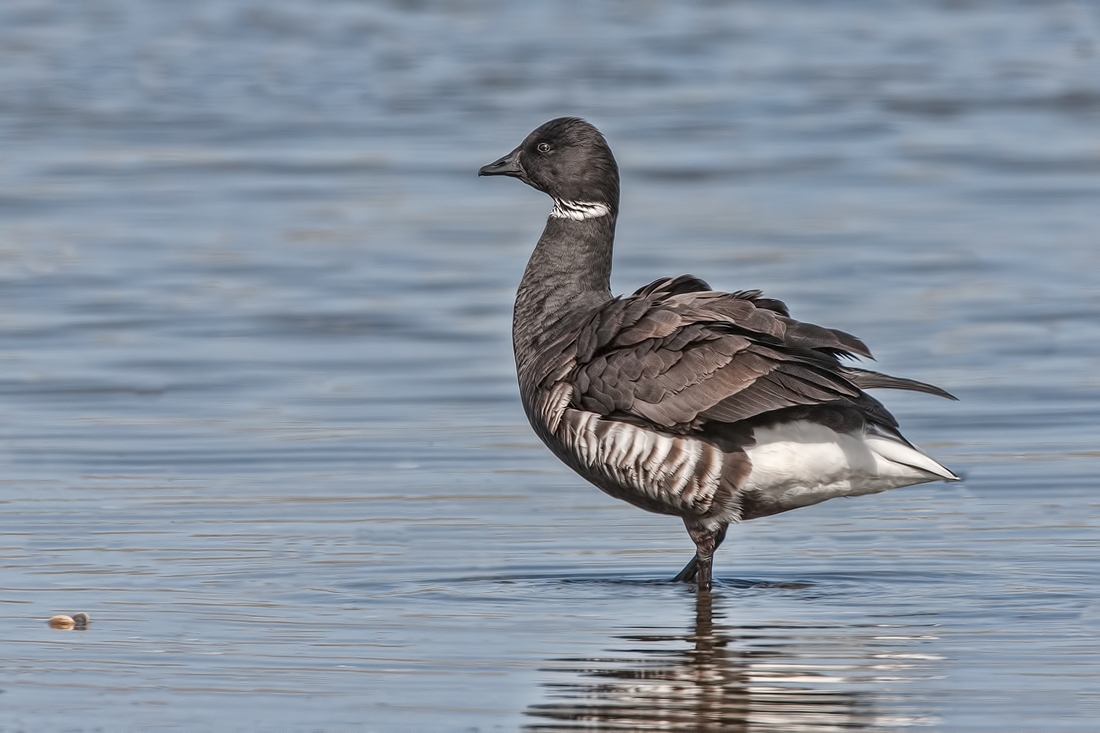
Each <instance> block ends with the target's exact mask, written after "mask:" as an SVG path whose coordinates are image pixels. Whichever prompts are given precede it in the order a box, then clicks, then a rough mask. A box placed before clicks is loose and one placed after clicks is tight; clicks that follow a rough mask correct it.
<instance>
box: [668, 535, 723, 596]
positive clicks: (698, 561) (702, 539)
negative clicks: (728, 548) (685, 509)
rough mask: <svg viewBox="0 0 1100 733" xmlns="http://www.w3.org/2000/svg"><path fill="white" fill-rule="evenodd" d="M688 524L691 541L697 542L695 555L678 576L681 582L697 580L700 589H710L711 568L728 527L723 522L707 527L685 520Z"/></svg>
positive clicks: (677, 578)
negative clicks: (715, 553)
mask: <svg viewBox="0 0 1100 733" xmlns="http://www.w3.org/2000/svg"><path fill="white" fill-rule="evenodd" d="M684 524H685V525H687V531H688V534H689V535H690V536H691V541H692V542H694V543H695V557H693V558H692V559H691V562H689V563H688V564H687V565H686V566H685V567H684V569H683V570H681V571H680V573H679V574H678V575H677V576H676V578H675V579H676V580H677V581H679V582H688V583H690V582H691V581H692V580H695V581H696V583H697V584H698V587H699V590H704V591H709V590H710V584H711V569H712V567H713V566H714V551H715V550H717V549H718V546H719V545H721V544H722V540H724V539H726V528H727V527H728V526H729V525H726V524H723V525H721V526H719V527H717V528H714V527H707V526H705V525H701V524H695V523H691V524H688V522H687V521H685V522H684Z"/></svg>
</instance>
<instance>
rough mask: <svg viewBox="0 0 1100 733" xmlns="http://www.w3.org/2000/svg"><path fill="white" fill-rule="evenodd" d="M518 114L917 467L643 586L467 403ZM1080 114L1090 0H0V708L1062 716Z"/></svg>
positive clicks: (601, 533)
mask: <svg viewBox="0 0 1100 733" xmlns="http://www.w3.org/2000/svg"><path fill="white" fill-rule="evenodd" d="M561 114H580V115H583V116H585V117H587V118H589V119H591V120H592V121H593V122H595V123H596V124H597V125H599V126H600V127H601V129H603V131H604V132H605V133H606V134H607V136H608V138H609V139H610V141H611V144H612V146H613V147H614V149H615V151H616V154H617V155H618V157H619V161H620V165H621V167H622V173H623V186H624V197H623V206H622V215H621V218H620V224H619V240H618V243H619V246H618V250H617V260H616V272H615V276H614V286H615V290H616V291H617V292H623V291H626V292H629V291H632V290H633V289H634V288H636V287H637V286H639V285H641V284H643V283H646V282H648V281H650V280H652V279H654V278H655V277H658V276H662V275H672V274H678V273H681V272H685V271H688V272H693V273H695V274H698V275H700V276H703V277H705V278H707V279H708V280H709V281H710V282H711V283H712V284H713V285H714V286H716V287H719V288H723V289H738V288H753V287H755V288H762V289H764V290H765V291H766V292H767V293H768V294H769V295H772V296H774V297H779V298H782V299H784V300H785V301H786V302H787V303H788V305H790V306H791V308H792V310H793V311H794V313H795V315H796V316H798V317H801V318H803V319H805V320H811V321H815V322H819V323H824V324H827V325H830V326H834V327H839V328H843V329H845V330H848V331H851V332H853V333H856V334H858V335H859V336H861V337H862V338H863V339H864V340H865V341H866V342H867V343H868V344H869V345H870V346H871V348H872V349H873V350H874V351H875V353H876V355H877V356H878V358H879V366H880V367H881V368H882V369H883V370H885V371H888V372H893V373H898V374H902V375H906V376H910V377H914V378H917V379H924V380H927V381H931V382H934V383H936V384H939V385H942V386H943V387H945V388H947V389H949V390H950V391H952V392H954V393H956V394H957V395H958V396H959V397H960V398H961V401H960V402H958V403H949V402H945V401H942V400H935V399H933V398H930V397H926V396H922V395H906V394H886V395H884V399H885V400H886V401H887V403H888V405H889V406H890V407H891V409H892V410H893V411H894V412H895V414H897V415H898V417H899V418H900V419H901V421H902V424H903V427H904V428H905V430H906V433H907V435H908V436H909V437H910V438H911V439H913V440H914V441H915V442H918V443H920V444H921V445H923V446H924V447H926V448H927V449H928V450H930V451H931V452H932V453H933V454H935V455H936V456H937V458H939V459H940V460H942V461H943V462H944V463H945V464H947V465H948V466H951V467H952V468H954V469H955V470H956V471H959V472H962V473H964V474H965V475H966V477H967V479H966V481H965V482H964V483H962V484H956V485H951V486H947V485H931V486H921V487H912V488H908V489H903V490H899V491H895V492H892V493H890V494H886V495H880V496H873V497H864V498H861V499H853V500H845V501H839V500H838V501H833V502H828V503H826V504H822V505H819V506H816V507H812V508H807V509H803V510H800V511H798V512H792V513H790V514H786V515H782V516H778V517H773V518H769V519H765V520H761V521H758V522H752V523H748V524H745V525H744V526H741V527H737V528H735V529H734V530H731V533H730V538H729V540H728V541H727V543H726V545H725V546H724V547H723V548H722V551H721V552H720V553H719V556H718V560H717V568H716V572H717V577H718V581H719V583H718V587H717V589H716V592H715V593H714V595H713V597H712V598H711V599H706V598H697V597H696V595H695V594H694V593H692V592H691V591H690V590H688V589H685V588H683V587H680V586H678V585H674V584H670V583H667V582H665V581H666V580H667V579H668V578H670V577H671V576H672V575H673V574H674V573H675V572H676V571H677V570H678V569H679V567H680V566H681V565H682V564H683V563H684V562H685V561H686V560H687V559H688V558H689V557H690V555H691V545H690V542H689V541H688V539H687V537H686V534H685V533H684V532H683V528H682V526H680V525H679V523H678V522H677V521H676V520H673V519H669V518H665V517H659V516H654V515H648V514H645V513H643V512H640V511H638V510H636V509H633V508H631V507H629V506H626V505H621V504H619V503H616V502H614V501H613V500H611V499H609V498H607V497H605V496H603V495H602V494H600V493H599V492H598V491H596V490H595V489H593V488H591V487H589V486H587V485H585V484H584V483H583V482H582V481H580V480H579V479H577V478H575V477H574V476H572V475H571V474H570V473H569V472H568V470H567V469H565V468H564V467H562V466H561V465H559V464H558V463H557V462H556V460H555V459H554V458H553V457H552V456H551V455H550V454H549V453H548V452H547V451H546V450H545V449H544V448H542V447H541V446H540V445H539V444H538V442H537V440H536V439H535V438H534V436H533V435H532V433H531V432H530V430H529V428H528V427H527V426H526V423H525V421H524V418H523V415H522V412H521V410H520V408H519V404H518V400H517V397H516V390H515V384H514V376H513V374H512V364H511V351H510V344H509V321H510V308H511V297H512V295H513V293H514V288H515V285H516V283H517V282H518V279H519V276H520V273H521V272H522V268H523V265H524V262H525V259H526V256H527V254H528V252H529V250H530V247H531V246H532V245H533V243H534V241H535V239H536V238H537V236H538V233H539V231H540V229H541V226H542V222H543V219H544V217H545V216H546V214H547V212H548V210H549V202H548V200H546V199H545V197H543V196H542V195H541V194H538V193H537V192H534V191H532V190H530V189H527V188H525V187H523V186H522V185H520V184H519V183H517V182H515V181H502V180H499V179H490V180H485V179H483V180H478V179H477V178H476V177H475V175H474V173H475V171H476V170H477V168H478V167H479V166H480V165H482V164H484V163H486V162H489V161H491V160H493V159H495V158H496V157H497V156H499V155H500V154H502V153H504V152H506V151H508V150H510V149H511V148H512V147H513V146H514V145H515V144H516V143H518V141H519V140H520V139H521V138H522V137H523V136H524V135H525V134H526V133H527V132H528V131H529V130H530V129H531V128H533V127H534V126H536V125H537V124H539V123H541V122H542V121H544V120H545V119H548V118H550V117H553V116H557V115H561ZM1098 129H1100V6H1098V5H1097V4H1096V3H1051V4H1028V3H1021V4H1009V3H1004V4H985V3H946V2H945V3H933V2H921V3H907V4H898V5H894V6H885V5H883V4H879V3H873V4H872V3H867V4H862V3H829V4H817V3H805V4H784V5H781V6H779V5H767V4H763V3H760V4H752V3H722V2H718V3H714V2H697V3H680V4H661V3H645V4H633V3H607V4H580V3H567V2H558V3H549V2H546V3H542V2H537V3H526V4H523V5H520V4H507V3H503V2H501V3H492V2H478V1H475V0H454V1H452V2H415V3H414V2H404V3H399V2H394V3H374V4H361V3H353V2H305V1H304V0H302V1H297V2H289V1H288V2H265V3H259V2H212V1H211V2H192V3H143V4H137V3H125V2H121V1H120V0H102V1H100V2H90V3H81V4H63V3H52V4H51V3H40V2H24V3H20V2H10V3H5V4H4V5H3V7H2V8H0V142H2V147H0V394H2V396H3V400H2V402H0V466H2V468H3V472H2V473H0V481H2V488H0V634H2V639H3V647H4V650H5V651H4V653H3V661H4V663H3V665H0V667H2V671H0V689H2V690H3V692H2V693H0V730H12V731H15V730H28V731H32V730H33V731H37V730H162V729H163V730H173V729H174V730H219V731H221V730H379V731H422V730H438V731H449V730H454V731H468V730H516V729H528V730H532V731H543V730H563V729H582V728H583V729H600V728H604V729H618V730H633V729H645V728H661V729H670V730H703V729H710V730H718V729H721V730H743V731H792V730H815V731H829V730H851V729H864V730H890V729H895V728H904V727H926V728H930V729H939V730H947V731H961V730H991V731H993V730H995V731H1037V730H1044V731H1047V730H1076V731H1091V730H1095V728H1096V722H1095V721H1096V720H1097V719H1100V636H1098V635H1100V590H1098V584H1097V582H1096V580H1097V577H1098V576H1097V571H1096V561H1095V557H1096V552H1097V547H1098V545H1100V542H1098V539H1097V538H1098V534H1097V529H1098V527H1100V519H1098V514H1100V513H1098V508H1100V493H1098V491H1097V487H1096V479H1095V477H1096V475H1097V471H1098V468H1100V448H1098V445H1097V438H1098V437H1100V429H1098V427H1097V425H1098V424H1100V393H1098V390H1097V387H1098V386H1100V378H1098V377H1097V373H1098V372H1097V369H1098V367H1100V325H1098V324H1100V288H1098V285H1097V283H1098V275H1097V272H1098V265H1100V255H1098V254H1097V253H1098V251H1100V250H1098V246H1100V215H1098V214H1097V212H1098V207H1097V201H1098V200H1100V135H1098V133H1097V130H1098ZM81 610H82V611H86V612H88V613H90V614H91V617H92V623H91V627H90V628H89V629H88V630H87V631H82V632H81V631H70V632H64V631H57V630H53V629H50V628H48V627H47V625H46V623H45V620H46V619H47V618H48V617H50V616H51V615H53V614H55V613H65V612H69V613H71V612H74V611H81Z"/></svg>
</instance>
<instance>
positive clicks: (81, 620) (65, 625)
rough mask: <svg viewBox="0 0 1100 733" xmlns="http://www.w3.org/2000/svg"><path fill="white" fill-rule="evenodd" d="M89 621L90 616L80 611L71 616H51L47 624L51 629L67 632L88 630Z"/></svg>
mask: <svg viewBox="0 0 1100 733" xmlns="http://www.w3.org/2000/svg"><path fill="white" fill-rule="evenodd" d="M91 620H92V618H91V616H89V615H88V614H86V613H84V612H83V611H80V612H79V613H74V614H73V615H72V616H65V615H63V614H61V615H57V616H51V617H50V620H49V624H50V628H51V629H62V630H64V631H68V630H69V629H86V628H88V622H89V621H91Z"/></svg>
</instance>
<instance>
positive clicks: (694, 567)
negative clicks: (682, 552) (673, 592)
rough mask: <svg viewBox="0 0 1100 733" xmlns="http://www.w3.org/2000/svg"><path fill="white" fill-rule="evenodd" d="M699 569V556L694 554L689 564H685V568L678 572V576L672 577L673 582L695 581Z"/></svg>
mask: <svg viewBox="0 0 1100 733" xmlns="http://www.w3.org/2000/svg"><path fill="white" fill-rule="evenodd" d="M698 569H699V556H698V555H694V556H692V558H691V560H689V561H688V564H687V565H685V566H684V569H683V570H681V571H680V572H678V573H676V577H675V578H673V579H672V582H673V583H694V582H695V573H696V571H698Z"/></svg>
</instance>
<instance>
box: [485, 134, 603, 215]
mask: <svg viewBox="0 0 1100 733" xmlns="http://www.w3.org/2000/svg"><path fill="white" fill-rule="evenodd" d="M477 174H478V175H479V176H511V177H513V178H518V179H520V180H521V181H523V182H524V183H526V184H527V185H529V186H533V187H535V188H537V189H538V190H540V191H544V192H545V193H548V194H550V195H551V196H553V197H554V199H555V200H557V201H567V202H577V203H598V204H607V206H608V207H609V208H610V209H611V210H612V211H615V210H617V209H618V206H619V167H618V166H617V165H615V156H613V155H612V154H611V148H609V147H607V141H606V140H604V139H603V135H601V134H600V131H599V130H597V129H596V128H595V127H593V126H592V125H590V124H588V123H587V122H585V121H584V120H582V119H580V118H577V117H559V118H558V119H556V120H550V121H549V122H547V123H545V124H543V125H542V126H540V127H539V128H538V129H536V130H535V131H534V132H532V133H531V134H530V135H528V136H527V139H526V140H524V141H523V142H522V143H521V144H520V146H519V147H518V148H516V149H515V150H513V151H512V152H510V153H508V154H507V155H505V156H504V157H503V158H501V159H500V160H497V161H494V162H492V163H490V164H489V165H487V166H485V167H484V168H482V169H481V170H479V171H478V172H477Z"/></svg>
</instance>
